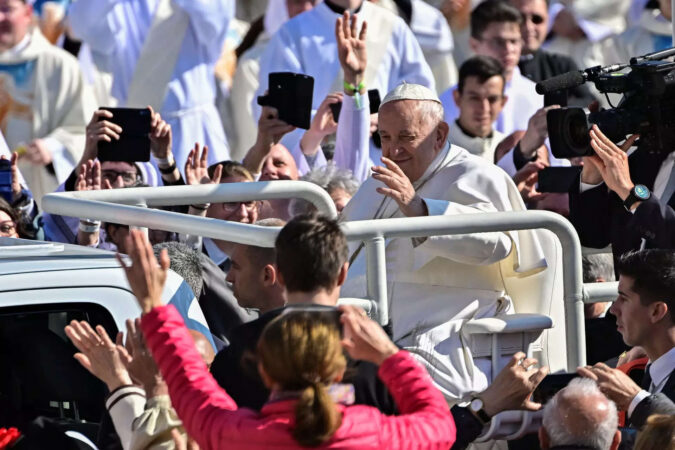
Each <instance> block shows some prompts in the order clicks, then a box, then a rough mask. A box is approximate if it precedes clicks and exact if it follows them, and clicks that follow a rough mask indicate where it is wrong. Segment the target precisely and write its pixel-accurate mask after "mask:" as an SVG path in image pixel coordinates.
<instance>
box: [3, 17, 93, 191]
mask: <svg viewBox="0 0 675 450" xmlns="http://www.w3.org/2000/svg"><path fill="white" fill-rule="evenodd" d="M93 110H94V104H93V101H92V98H91V96H90V95H89V93H88V91H87V89H86V86H85V83H84V81H83V78H82V74H81V72H80V68H79V65H78V63H77V60H76V59H75V58H74V57H73V56H72V55H70V54H68V53H67V52H65V51H64V50H62V49H60V48H58V47H55V46H53V45H52V44H50V43H49V42H48V41H47V39H45V37H44V36H43V35H42V33H40V31H39V30H38V29H34V30H32V31H31V32H29V33H28V34H27V35H26V37H25V38H24V39H23V40H22V41H21V42H20V43H19V44H17V46H15V47H14V48H11V49H9V50H7V51H5V52H2V53H0V130H2V132H3V134H4V136H5V139H6V140H7V145H8V146H9V148H10V150H11V151H16V150H19V149H20V148H21V147H24V146H25V145H27V144H29V143H30V142H31V141H33V140H34V139H43V141H44V143H45V145H46V146H47V148H48V149H49V151H50V152H51V155H52V167H53V168H54V173H51V172H49V171H48V170H47V168H46V167H43V166H37V165H34V164H31V163H29V162H27V161H25V160H21V161H20V162H19V165H20V167H21V171H22V173H23V175H24V177H25V179H26V182H27V183H28V187H29V188H30V189H31V191H32V193H33V196H34V198H35V199H36V200H37V201H38V202H39V201H40V199H41V198H42V196H43V195H45V194H48V193H50V192H52V191H53V190H54V189H56V188H57V187H58V185H59V183H60V182H61V181H63V180H65V179H66V177H68V175H69V174H70V171H71V170H72V168H73V166H74V164H75V163H76V162H77V161H78V160H79V159H80V156H81V155H82V151H83V149H84V133H85V126H86V124H87V122H88V121H89V118H90V117H91V114H92V112H93Z"/></svg>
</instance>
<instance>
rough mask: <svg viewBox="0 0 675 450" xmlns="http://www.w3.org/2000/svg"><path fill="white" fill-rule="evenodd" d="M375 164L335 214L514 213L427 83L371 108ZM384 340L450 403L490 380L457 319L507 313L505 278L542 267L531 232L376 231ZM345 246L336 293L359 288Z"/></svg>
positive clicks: (510, 192)
mask: <svg viewBox="0 0 675 450" xmlns="http://www.w3.org/2000/svg"><path fill="white" fill-rule="evenodd" d="M379 114H380V120H379V124H380V134H381V135H382V154H383V158H382V162H383V165H382V166H376V167H374V168H373V175H372V177H371V178H369V179H368V180H366V181H365V182H364V183H363V184H362V186H361V188H360V189H359V191H358V192H357V193H356V195H355V196H354V197H353V198H352V199H351V201H350V202H349V203H348V204H347V206H346V207H345V209H344V210H343V212H342V220H344V221H355V220H369V219H381V218H382V219H384V218H397V217H413V216H434V215H447V216H452V215H458V214H475V213H479V212H490V211H522V210H524V209H525V207H524V205H523V203H522V200H521V198H520V194H519V193H518V190H517V189H516V187H515V185H514V184H513V182H512V181H511V179H510V177H509V176H508V175H507V174H506V173H505V172H504V171H502V170H501V169H500V168H498V167H496V166H495V165H494V164H491V163H489V162H487V161H485V160H484V159H482V158H479V157H477V156H474V155H471V154H469V152H467V151H466V150H464V149H462V148H460V147H457V146H454V145H451V144H450V143H449V142H448V140H447V138H448V125H447V123H445V122H443V108H442V106H441V104H440V101H439V100H438V97H437V96H436V94H435V93H434V92H432V91H431V90H429V89H427V88H425V87H423V86H419V85H413V84H402V85H400V86H398V87H397V88H396V89H394V90H393V91H392V92H390V93H389V94H388V95H387V96H386V97H385V99H384V100H383V102H382V106H381V107H380V110H379ZM385 246H386V250H385V252H386V262H387V269H386V270H387V292H388V296H389V298H388V300H389V305H390V314H389V316H390V318H391V323H392V332H393V339H394V342H396V344H397V345H399V346H400V347H401V348H404V349H406V350H408V351H410V352H411V353H413V354H414V355H416V357H418V359H419V360H420V361H421V362H422V363H423V364H424V365H425V366H426V367H427V369H428V370H429V373H430V374H431V376H432V378H433V379H434V382H435V384H436V385H437V386H438V388H439V389H440V390H441V391H442V392H443V394H444V395H445V396H446V399H447V400H448V401H449V402H450V403H455V402H457V401H458V400H460V399H464V398H467V396H468V395H470V394H471V393H474V392H480V391H482V390H483V389H485V387H486V386H487V383H488V380H489V379H490V363H489V356H490V352H489V350H487V352H486V349H488V348H489V347H490V345H489V337H484V338H485V339H486V340H485V341H484V340H483V337H479V338H477V337H474V336H471V335H469V334H465V333H463V331H462V326H463V325H464V324H465V323H466V321H467V320H470V319H475V318H483V317H495V316H499V315H502V314H508V313H509V312H512V308H513V306H512V303H511V300H510V298H509V296H508V292H506V287H505V283H506V280H507V279H508V278H509V277H520V276H527V275H528V274H530V273H535V272H537V271H539V270H542V269H543V268H544V267H545V266H546V261H545V260H544V257H543V253H542V251H541V247H540V245H539V242H538V240H537V238H536V235H535V234H534V232H531V231H519V232H506V233H502V232H489V233H479V234H463V235H450V236H434V237H428V238H414V239H408V238H398V239H386V243H385ZM365 253H366V252H365V251H364V249H363V247H362V246H361V245H358V244H357V243H353V244H350V254H351V258H350V262H351V265H350V268H349V274H348V278H347V281H346V283H345V285H344V286H343V290H342V295H343V296H345V297H363V296H365V294H366V281H365V273H366V255H365Z"/></svg>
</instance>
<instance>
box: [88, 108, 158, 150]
mask: <svg viewBox="0 0 675 450" xmlns="http://www.w3.org/2000/svg"><path fill="white" fill-rule="evenodd" d="M100 109H105V110H107V111H110V112H111V113H112V115H113V116H112V118H110V119H106V118H101V119H100V120H108V121H109V122H112V123H114V124H116V125H119V126H120V127H122V133H121V134H120V138H119V140H114V139H113V140H112V142H106V141H99V143H98V159H99V161H101V162H103V161H126V162H130V163H133V162H136V161H142V162H147V161H150V125H151V121H152V117H151V116H150V110H149V109H148V108H109V107H102V108H100Z"/></svg>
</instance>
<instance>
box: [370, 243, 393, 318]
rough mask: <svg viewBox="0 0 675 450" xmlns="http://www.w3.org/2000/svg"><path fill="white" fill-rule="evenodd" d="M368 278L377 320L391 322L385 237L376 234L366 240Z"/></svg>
mask: <svg viewBox="0 0 675 450" xmlns="http://www.w3.org/2000/svg"><path fill="white" fill-rule="evenodd" d="M365 246H366V264H367V269H366V270H367V272H366V279H367V281H368V298H369V299H371V300H373V301H374V302H375V305H376V311H375V313H376V314H377V320H378V321H379V322H380V325H383V326H384V325H386V324H387V323H389V305H388V300H387V265H386V261H387V260H386V257H385V251H384V238H383V237H382V236H376V237H374V238H371V239H368V240H367V241H366V242H365Z"/></svg>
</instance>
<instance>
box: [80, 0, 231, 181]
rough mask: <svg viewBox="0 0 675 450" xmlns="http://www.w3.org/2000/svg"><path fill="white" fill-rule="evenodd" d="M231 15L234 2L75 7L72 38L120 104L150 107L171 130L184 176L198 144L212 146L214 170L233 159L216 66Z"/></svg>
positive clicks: (139, 0)
mask: <svg viewBox="0 0 675 450" xmlns="http://www.w3.org/2000/svg"><path fill="white" fill-rule="evenodd" d="M233 15H234V0H221V1H195V0H78V1H77V2H74V3H73V4H72V5H71V7H70V10H69V20H70V27H71V29H72V32H73V34H74V36H75V37H77V38H78V39H81V40H82V41H84V42H85V43H87V44H88V45H89V47H90V48H91V52H92V56H93V59H94V61H95V62H96V64H97V65H98V69H99V70H100V71H102V72H107V73H110V74H112V79H113V82H112V87H111V95H112V97H114V98H115V99H116V100H117V103H118V104H119V105H120V106H129V107H139V108H144V107H146V106H147V105H150V106H152V107H153V108H154V109H155V111H159V112H160V113H161V115H162V118H163V119H164V120H166V121H167V122H168V123H169V124H170V125H171V128H172V130H173V151H174V155H175V157H176V163H177V165H178V167H179V168H180V169H181V171H182V170H183V167H184V165H185V161H186V159H187V155H188V153H189V151H190V150H191V149H192V148H193V147H194V144H195V143H196V142H199V143H200V144H203V145H207V146H208V147H209V150H210V151H209V163H215V162H217V161H222V160H227V159H229V157H230V154H229V149H228V146H227V140H226V137H225V132H224V130H223V125H222V122H221V120H220V116H219V114H218V111H217V109H216V107H215V104H214V103H215V98H216V84H215V76H214V66H215V63H216V61H218V58H219V57H220V53H221V49H222V48H223V43H224V41H225V37H226V34H227V30H228V23H229V21H230V19H231V18H232V17H233Z"/></svg>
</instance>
